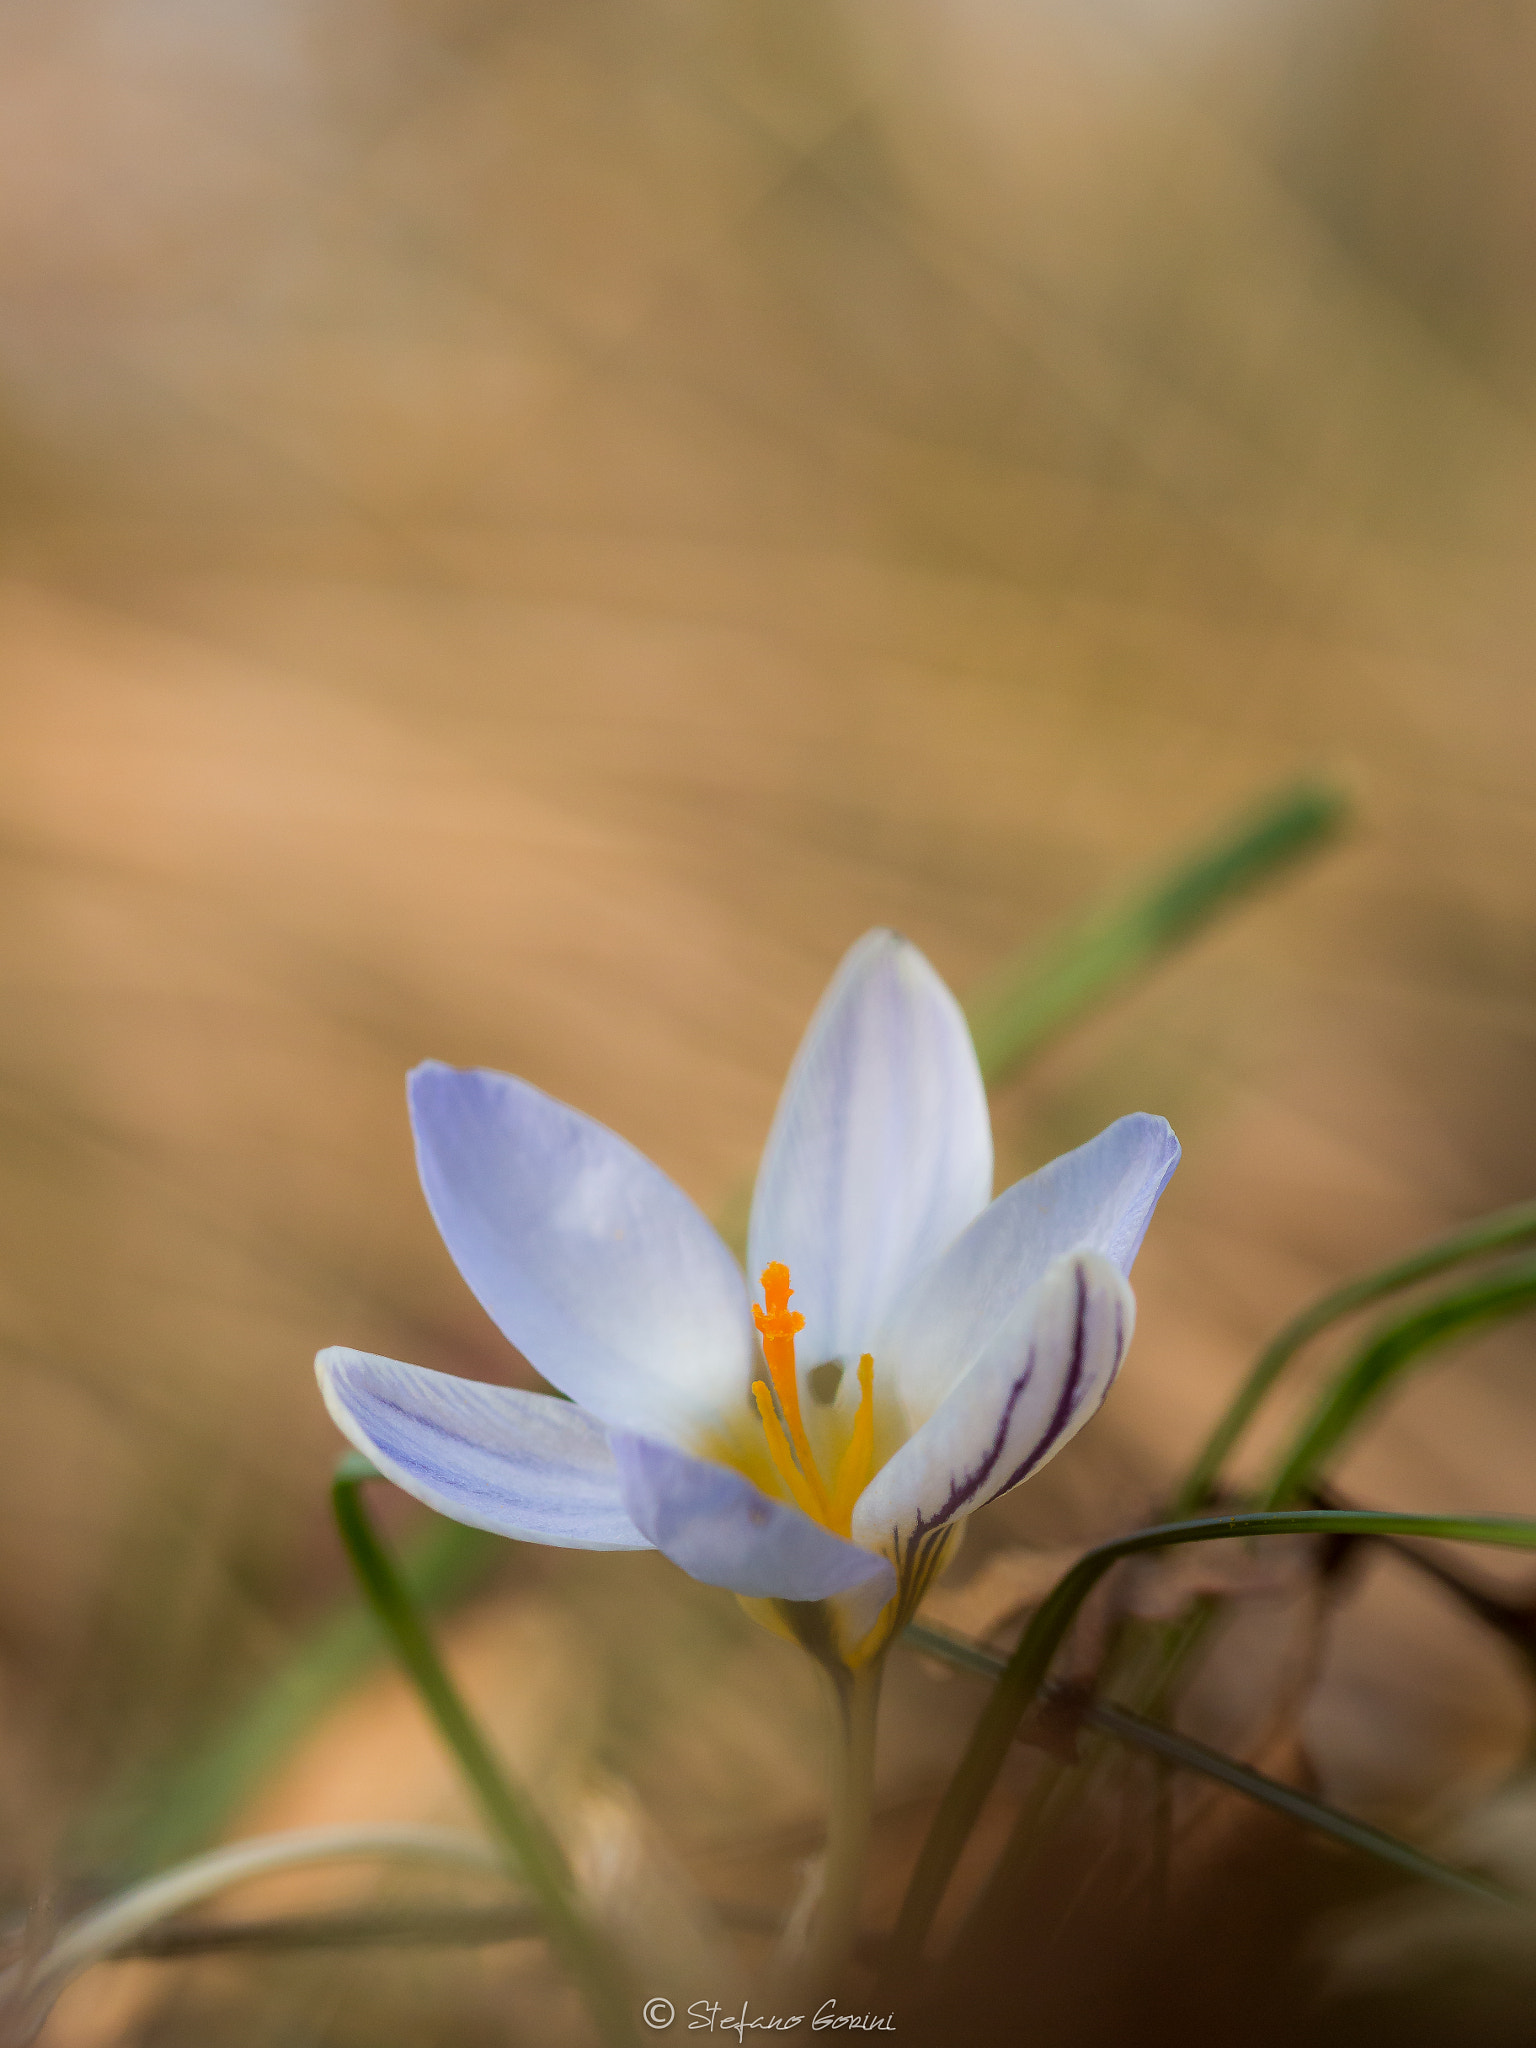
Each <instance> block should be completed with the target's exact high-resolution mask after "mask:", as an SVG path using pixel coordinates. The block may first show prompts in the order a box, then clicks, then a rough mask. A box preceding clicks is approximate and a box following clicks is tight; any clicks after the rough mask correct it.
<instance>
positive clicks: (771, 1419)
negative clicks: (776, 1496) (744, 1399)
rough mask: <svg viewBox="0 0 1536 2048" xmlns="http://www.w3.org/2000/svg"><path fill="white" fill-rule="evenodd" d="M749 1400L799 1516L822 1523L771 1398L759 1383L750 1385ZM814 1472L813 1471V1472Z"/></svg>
mask: <svg viewBox="0 0 1536 2048" xmlns="http://www.w3.org/2000/svg"><path fill="white" fill-rule="evenodd" d="M752 1398H753V1400H754V1401H756V1403H757V1412H758V1414H759V1415H760V1416H761V1417H762V1418H763V1435H764V1436H765V1437H766V1438H767V1439H768V1455H769V1457H770V1458H772V1460H773V1462H774V1467H775V1469H776V1470H777V1472H778V1475H779V1477H780V1478H781V1479H782V1480H783V1482H784V1484H785V1485H786V1486H787V1487H788V1488H789V1493H790V1498H791V1499H792V1500H793V1501H794V1503H795V1506H796V1507H797V1508H799V1509H800V1511H801V1513H802V1514H807V1515H809V1516H810V1518H811V1520H812V1521H813V1522H820V1521H822V1520H823V1519H824V1517H823V1515H822V1511H821V1503H820V1502H819V1501H818V1500H817V1498H816V1496H815V1494H813V1493H812V1491H811V1489H810V1487H809V1485H808V1484H807V1482H806V1480H805V1478H804V1476H803V1475H802V1473H801V1471H800V1468H799V1467H798V1466H797V1465H796V1463H795V1460H794V1456H793V1454H792V1453H791V1451H790V1448H789V1439H788V1437H786V1436H785V1434H784V1425H783V1423H782V1422H780V1420H779V1417H778V1411H777V1409H776V1408H775V1407H774V1405H773V1396H772V1394H770V1393H769V1391H768V1389H767V1387H766V1386H765V1385H764V1384H763V1382H762V1381H761V1380H754V1381H753V1382H752ZM813 1469H814V1468H813Z"/></svg>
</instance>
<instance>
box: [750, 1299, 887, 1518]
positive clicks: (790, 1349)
mask: <svg viewBox="0 0 1536 2048" xmlns="http://www.w3.org/2000/svg"><path fill="white" fill-rule="evenodd" d="M793 1293H794V1289H793V1288H792V1287H791V1286H790V1284H789V1268H788V1266H785V1265H782V1264H780V1263H779V1261H778V1260H775V1261H774V1263H773V1264H772V1265H770V1266H765V1267H764V1268H763V1306H762V1307H761V1308H757V1307H755V1306H754V1308H753V1310H752V1320H753V1322H754V1323H756V1325H757V1328H758V1334H759V1335H760V1336H761V1338H762V1340H763V1362H764V1364H765V1365H766V1366H767V1368H768V1378H769V1379H770V1380H771V1381H772V1382H773V1386H772V1391H771V1392H770V1390H769V1387H768V1385H767V1383H766V1382H765V1381H763V1380H754V1381H753V1383H752V1398H753V1399H754V1400H755V1401H756V1403H757V1412H758V1414H759V1415H760V1416H761V1417H762V1422H763V1435H764V1436H765V1437H766V1438H767V1440H768V1455H769V1456H770V1457H771V1458H772V1459H773V1464H774V1470H775V1471H776V1472H777V1473H778V1475H779V1477H780V1478H781V1479H782V1480H783V1482H784V1484H785V1486H786V1487H788V1489H789V1495H790V1498H791V1500H793V1501H794V1503H795V1505H796V1507H798V1508H800V1509H801V1510H802V1511H803V1512H804V1513H805V1514H808V1515H809V1516H810V1518H811V1520H812V1521H813V1522H820V1523H821V1525H822V1527H823V1528H825V1529H830V1530H832V1531H833V1533H834V1534H835V1535H838V1536H846V1535H847V1534H848V1533H849V1531H850V1529H851V1527H852V1524H853V1506H854V1502H855V1501H856V1500H857V1499H858V1497H859V1495H860V1494H861V1493H862V1492H863V1491H864V1489H865V1487H866V1486H867V1485H868V1484H869V1479H870V1472H871V1469H872V1468H873V1465H874V1458H875V1361H874V1359H873V1358H872V1357H871V1356H870V1354H869V1353H868V1352H867V1351H866V1352H865V1353H864V1356H863V1357H862V1358H861V1359H860V1360H859V1409H858V1413H857V1415H855V1417H854V1420H853V1434H852V1436H851V1437H850V1438H849V1439H848V1445H847V1448H846V1449H845V1450H844V1452H843V1455H842V1456H841V1458H839V1460H838V1463H837V1471H836V1472H835V1474H834V1475H833V1479H832V1485H831V1488H830V1489H829V1488H828V1487H827V1484H826V1482H825V1480H824V1479H823V1478H822V1476H821V1473H820V1471H819V1470H818V1468H817V1464H816V1454H815V1452H814V1451H813V1450H812V1449H811V1445H810V1439H809V1438H808V1437H807V1436H806V1433H805V1424H804V1422H803V1421H802V1420H801V1416H800V1383H799V1379H798V1377H797V1374H796V1369H795V1336H796V1333H797V1332H798V1331H800V1330H803V1329H804V1328H805V1317H804V1316H803V1315H801V1314H800V1312H799V1310H798V1309H792V1308H791V1307H790V1305H789V1297H790V1296H791V1294H793ZM775 1395H776V1396H777V1397H778V1399H777V1405H775V1399H774V1397H775Z"/></svg>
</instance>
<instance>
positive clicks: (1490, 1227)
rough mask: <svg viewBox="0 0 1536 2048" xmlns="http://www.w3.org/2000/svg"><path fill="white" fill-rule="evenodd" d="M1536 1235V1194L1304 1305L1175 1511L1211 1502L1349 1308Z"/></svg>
mask: <svg viewBox="0 0 1536 2048" xmlns="http://www.w3.org/2000/svg"><path fill="white" fill-rule="evenodd" d="M1531 1243H1536V1202H1519V1203H1516V1204H1515V1206H1514V1207H1513V1208H1510V1209H1499V1210H1496V1211H1495V1212H1494V1214H1493V1215H1491V1216H1481V1217H1479V1218H1478V1220H1477V1221H1476V1222H1475V1223H1469V1224H1467V1225H1465V1226H1464V1228H1462V1229H1460V1230H1454V1231H1452V1232H1451V1234H1450V1235H1449V1236H1448V1237H1442V1238H1437V1239H1436V1240H1435V1242H1434V1243H1433V1244H1428V1245H1425V1246H1423V1247H1422V1248H1421V1249H1420V1250H1419V1251H1416V1252H1410V1253H1409V1254H1408V1256H1407V1257H1406V1258H1402V1259H1395V1260H1394V1261H1393V1262H1392V1264H1391V1265H1388V1266H1382V1267H1380V1268H1378V1270H1377V1271H1376V1272H1374V1273H1367V1274H1365V1275H1364V1276H1363V1277H1362V1278H1361V1279H1359V1280H1351V1281H1350V1282H1349V1283H1348V1284H1347V1285H1346V1286H1344V1287H1338V1288H1335V1289H1334V1290H1333V1292H1332V1293H1331V1294H1325V1295H1323V1296H1322V1298H1321V1299H1320V1300H1318V1301H1315V1302H1313V1303H1312V1305H1311V1306H1310V1307H1309V1308H1305V1309H1303V1310H1302V1312H1301V1313H1300V1315H1297V1316H1293V1317H1292V1319H1291V1320H1290V1322H1288V1323H1287V1324H1286V1325H1285V1327H1284V1329H1282V1330H1281V1331H1280V1332H1279V1334H1278V1335H1277V1336H1275V1337H1274V1338H1273V1339H1272V1340H1271V1341H1270V1342H1269V1343H1268V1344H1267V1345H1266V1346H1265V1347H1264V1349H1263V1350H1262V1351H1261V1352H1260V1353H1259V1356H1258V1358H1257V1359H1256V1360H1255V1361H1254V1365H1253V1369H1252V1371H1251V1372H1250V1373H1249V1375H1248V1377H1247V1379H1246V1380H1244V1382H1243V1384H1242V1386H1241V1387H1240V1388H1239V1389H1238V1391H1237V1394H1236V1395H1235V1397H1234V1398H1233V1400H1232V1403H1231V1405H1230V1406H1229V1407H1228V1408H1227V1410H1226V1412H1225V1413H1224V1414H1223V1416H1222V1418H1221V1420H1220V1421H1219V1422H1218V1423H1217V1425H1216V1427H1215V1428H1214V1429H1213V1430H1212V1431H1211V1434H1210V1436H1209V1437H1208V1438H1207V1439H1206V1441H1205V1443H1204V1444H1203V1445H1202V1447H1201V1449H1200V1453H1199V1455H1198V1456H1197V1457H1196V1459H1195V1462H1194V1463H1193V1465H1191V1466H1190V1468H1189V1471H1188V1473H1187V1474H1186V1475H1185V1478H1184V1482H1183V1484H1182V1485H1181V1486H1180V1487H1179V1490H1178V1492H1177V1493H1176V1494H1175V1495H1174V1497H1173V1503H1172V1506H1171V1509H1170V1512H1171V1513H1172V1514H1173V1515H1175V1516H1182V1515H1192V1514H1195V1513H1197V1512H1198V1511H1199V1509H1200V1508H1201V1507H1203V1506H1204V1504H1205V1502H1206V1501H1207V1500H1208V1499H1209V1498H1210V1496H1211V1494H1212V1492H1213V1491H1214V1490H1215V1486H1216V1481H1217V1478H1218V1477H1219V1475H1220V1472H1221V1468H1222V1466H1223V1465H1224V1464H1225V1463H1226V1461H1227V1458H1228V1457H1229V1456H1230V1454H1231V1452H1232V1449H1233V1447H1234V1445H1235V1444H1236V1443H1237V1441H1238V1438H1239V1437H1240V1436H1241V1435H1242V1434H1243V1432H1244V1430H1245V1429H1246V1428H1247V1427H1248V1424H1249V1423H1250V1422H1251V1421H1252V1420H1253V1418H1254V1416H1255V1414H1257V1412H1258V1410H1259V1408H1260V1406H1261V1405H1262V1403H1263V1401H1264V1399H1265V1397H1266V1396H1267V1394H1268V1393H1269V1390H1270V1388H1271V1387H1273V1386H1274V1385H1275V1383H1276V1382H1277V1381H1278V1380H1279V1378H1280V1377H1281V1375H1282V1374H1283V1373H1284V1371H1285V1369H1286V1367H1287V1366H1288V1365H1289V1364H1290V1362H1291V1360H1292V1359H1293V1358H1294V1357H1295V1356H1296V1354H1297V1353H1298V1352H1299V1351H1301V1350H1302V1349H1303V1347H1304V1346H1306V1345H1307V1344H1310V1343H1311V1341H1312V1339H1313V1338H1314V1337H1317V1336H1320V1335H1321V1334H1322V1332H1323V1331H1324V1330H1326V1329H1327V1328H1328V1327H1329V1326H1330V1325H1331V1324H1333V1323H1337V1322H1342V1321H1343V1319H1344V1318H1345V1317H1346V1316H1352V1315H1355V1314H1356V1313H1358V1311H1359V1310H1361V1309H1363V1308H1369V1307H1371V1305H1372V1304H1373V1303H1374V1302H1378V1301H1385V1300H1386V1299H1388V1297H1389V1296H1391V1295H1394V1294H1401V1293H1402V1292H1403V1291H1404V1290H1405V1289H1406V1288H1409V1287H1415V1286H1417V1285H1418V1284H1419V1283H1420V1282H1421V1281H1424V1280H1432V1279H1433V1278H1434V1276H1435V1275H1436V1274H1437V1273H1444V1272H1446V1271H1448V1270H1449V1269H1450V1268H1451V1267H1453V1266H1459V1265H1463V1264H1465V1263H1466V1262H1467V1261H1469V1260H1471V1259H1480V1258H1486V1257H1488V1256H1489V1255H1490V1254H1492V1253H1495V1252H1500V1251H1507V1250H1509V1249H1511V1248H1512V1247H1513V1246H1515V1245H1520V1244H1531Z"/></svg>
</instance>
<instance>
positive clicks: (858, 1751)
mask: <svg viewBox="0 0 1536 2048" xmlns="http://www.w3.org/2000/svg"><path fill="white" fill-rule="evenodd" d="M884 1670H885V1659H884V1657H883V1656H882V1657H877V1658H876V1659H875V1660H874V1661H873V1663H870V1664H865V1665H862V1666H861V1667H860V1668H859V1669H858V1670H857V1671H847V1670H833V1669H832V1668H830V1667H827V1676H828V1680H829V1682H830V1685H831V1688H832V1694H833V1706H834V1732H833V1740H832V1804H831V1812H830V1815H829V1819H828V1826H827V1849H826V1855H825V1857H824V1859H823V1862H822V1868H821V1891H820V1897H819V1899H818V1901H817V1906H816V1916H815V1919H814V1921H813V1923H812V1932H811V1938H810V1940H809V1942H808V1943H807V1945H806V1951H805V1959H804V1963H803V1965H802V1966H801V1968H800V1969H799V1970H798V1971H797V1975H799V1976H800V1977H801V1978H802V1979H803V1983H804V1985H805V1987H806V1995H807V1996H808V1997H820V1996H822V1995H823V1994H824V1993H825V1992H827V1991H829V1990H830V1989H831V1988H832V1987H833V1986H834V1985H835V1984H836V1983H837V1981H838V1979H839V1977H840V1976H841V1975H842V1973H843V1971H844V1970H845V1969H846V1967H847V1964H848V1958H849V1956H850V1955H851V1954H852V1952H853V1944H854V1941H855V1939H856V1938H857V1935H858V1931H859V1907H860V1903H861V1901H862V1898H863V1894H864V1869H865V1865H866V1864H867V1862H868V1860H869V1832H870V1823H871V1821H872V1819H873V1815H874V1790H875V1730H876V1723H877V1720H878V1716H879V1711H880V1681H881V1677H882V1675H883V1673H884Z"/></svg>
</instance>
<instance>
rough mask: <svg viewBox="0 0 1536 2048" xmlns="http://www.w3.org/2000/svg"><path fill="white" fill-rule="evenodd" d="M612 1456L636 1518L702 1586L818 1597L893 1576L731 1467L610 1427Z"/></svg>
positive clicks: (891, 1585) (767, 1595) (877, 1560)
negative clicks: (774, 1498) (771, 1497)
mask: <svg viewBox="0 0 1536 2048" xmlns="http://www.w3.org/2000/svg"><path fill="white" fill-rule="evenodd" d="M613 1454H614V1458H615V1460H616V1462H617V1464H618V1468H619V1481H620V1484H621V1486H622V1488H623V1493H624V1505H625V1506H626V1508H627V1509H628V1510H629V1513H630V1516H631V1518H632V1519H633V1521H634V1523H635V1526H636V1527H637V1528H639V1529H640V1530H642V1531H643V1532H644V1533H645V1535H646V1536H647V1537H649V1539H650V1540H651V1542H652V1543H654V1544H655V1546H656V1548H657V1549H658V1550H660V1551H662V1552H663V1553H664V1554H665V1555H666V1556H667V1557H670V1558H671V1559H672V1561H673V1563H674V1564H678V1565H681V1566H682V1568H683V1570H684V1571H685V1572H687V1573H688V1574H689V1576H690V1577H692V1578H695V1579H702V1580H703V1582H704V1584H705V1585H706V1586H727V1587H729V1588H730V1590H731V1591H732V1592H733V1593H745V1594H748V1595H752V1596H756V1597H758V1598H763V1599H774V1600H825V1599H828V1598H829V1597H830V1596H831V1595H832V1594H834V1593H848V1592H852V1591H853V1590H854V1589H855V1588H863V1587H869V1586H871V1585H874V1584H875V1582H877V1581H878V1582H881V1583H883V1585H884V1587H885V1592H884V1594H883V1595H882V1596H881V1602H878V1603H877V1605H878V1604H883V1600H884V1599H888V1598H889V1597H890V1594H891V1593H892V1592H894V1590H895V1585H896V1581H895V1576H894V1574H893V1573H892V1571H891V1567H890V1565H889V1564H888V1563H887V1562H886V1560H885V1559H884V1558H883V1557H876V1556H873V1555H871V1553H870V1552H869V1551H867V1550H860V1549H858V1548H857V1546H856V1545H854V1544H852V1543H848V1542H845V1541H844V1539H843V1538H842V1537H841V1536H834V1535H833V1534H832V1532H831V1531H830V1530H829V1529H823V1528H822V1527H821V1525H820V1524H819V1523H817V1522H813V1521H812V1520H811V1518H810V1516H809V1515H804V1514H802V1513H801V1512H800V1510H799V1509H798V1508H796V1507H790V1506H786V1505H785V1504H784V1503H783V1502H781V1501H776V1500H770V1499H769V1498H768V1496H767V1494H765V1493H763V1492H762V1491H761V1490H760V1489H759V1488H758V1487H756V1486H754V1485H753V1484H752V1481H751V1480H750V1479H746V1478H743V1476H742V1475H741V1473H739V1472H734V1471H732V1470H731V1469H730V1468H729V1466H726V1465H716V1464H712V1463H710V1462H709V1461H708V1460H707V1459H704V1458H695V1457H691V1456H690V1455H689V1454H688V1453H687V1452H686V1451H679V1450H676V1449H674V1448H673V1446H672V1445H670V1444H663V1443H657V1442H654V1441H652V1440H651V1439H649V1438H646V1437H640V1436H629V1435H625V1434H623V1433H622V1432H619V1431H615V1432H614V1435H613Z"/></svg>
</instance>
